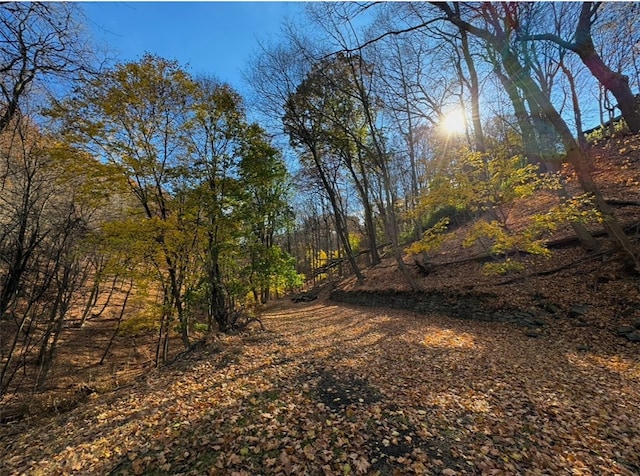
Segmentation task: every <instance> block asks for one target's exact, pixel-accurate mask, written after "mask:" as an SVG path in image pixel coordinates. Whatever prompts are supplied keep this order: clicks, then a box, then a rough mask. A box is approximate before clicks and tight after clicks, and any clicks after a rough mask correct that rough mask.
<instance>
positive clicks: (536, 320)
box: [531, 316, 547, 327]
mask: <svg viewBox="0 0 640 476" xmlns="http://www.w3.org/2000/svg"><path fill="white" fill-rule="evenodd" d="M531 323H532V324H533V325H534V326H536V327H543V326H545V325H547V321H545V320H544V318H542V317H539V316H537V317H534V318H533V320H532V321H531Z"/></svg>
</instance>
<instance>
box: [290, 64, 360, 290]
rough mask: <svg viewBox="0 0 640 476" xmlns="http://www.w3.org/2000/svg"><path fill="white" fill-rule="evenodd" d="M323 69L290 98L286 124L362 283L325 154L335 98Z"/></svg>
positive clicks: (308, 77) (303, 83) (319, 69)
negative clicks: (303, 153)
mask: <svg viewBox="0 0 640 476" xmlns="http://www.w3.org/2000/svg"><path fill="white" fill-rule="evenodd" d="M322 68H323V66H322V65H317V67H315V68H313V70H312V71H311V72H310V73H309V75H308V76H307V77H306V78H305V79H304V81H303V82H302V83H300V85H299V86H298V87H297V89H296V91H295V92H294V93H293V94H291V95H290V96H289V98H288V99H287V103H286V105H285V115H284V117H283V123H284V127H285V131H286V132H287V134H289V137H290V138H291V144H292V145H293V146H294V147H299V148H303V150H305V151H306V153H307V154H308V155H307V157H308V158H309V160H310V161H311V164H313V166H314V168H315V171H316V172H317V174H318V177H319V179H320V181H321V183H322V185H323V187H324V190H325V191H326V193H327V196H328V198H329V202H330V203H331V207H332V211H333V214H334V218H335V222H336V229H337V232H338V237H339V239H340V242H341V243H342V246H343V247H344V249H345V252H346V255H347V259H348V260H349V264H350V265H351V267H352V269H353V272H354V273H355V275H356V276H357V278H358V281H360V282H362V281H363V279H364V277H363V275H362V273H361V272H360V269H359V267H358V265H357V264H356V261H355V258H354V256H353V251H352V250H351V244H350V242H349V232H348V228H347V221H346V214H345V213H344V211H343V208H342V206H341V203H340V197H339V193H338V190H337V188H336V181H335V180H334V179H333V177H332V176H331V171H332V170H333V171H337V168H336V167H332V168H328V167H327V162H328V161H327V159H329V158H330V155H329V154H325V152H326V151H327V146H328V144H327V127H329V128H330V127H331V124H330V123H329V124H328V123H327V120H326V119H327V117H329V116H330V111H331V108H332V107H333V106H334V103H333V101H335V97H333V96H332V95H331V94H330V91H329V90H328V88H330V85H329V84H327V82H326V81H325V78H324V72H323V70H322Z"/></svg>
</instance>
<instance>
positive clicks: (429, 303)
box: [330, 289, 546, 327]
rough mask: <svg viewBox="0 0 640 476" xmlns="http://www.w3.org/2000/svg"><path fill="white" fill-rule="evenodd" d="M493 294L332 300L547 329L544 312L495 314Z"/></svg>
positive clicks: (387, 294)
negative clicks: (544, 327)
mask: <svg viewBox="0 0 640 476" xmlns="http://www.w3.org/2000/svg"><path fill="white" fill-rule="evenodd" d="M493 297H494V296H492V295H490V294H462V293H443V292H437V291H430V292H421V293H418V292H398V291H344V290H340V289H334V290H333V291H332V292H331V295H330V299H331V300H332V301H336V302H343V303H347V304H355V305H358V306H368V307H388V308H392V309H404V310H407V311H413V312H417V313H420V314H430V313H439V314H444V315H446V316H450V317H455V318H459V319H472V320H477V321H489V322H508V323H512V324H516V325H521V326H527V327H531V326H534V327H535V326H540V325H544V319H543V316H542V314H546V313H545V312H544V311H542V310H541V311H539V312H538V311H537V310H536V311H533V312H528V311H522V310H518V309H501V310H494V309H490V308H489V306H487V303H488V302H489V301H490V300H491V299H492V298H493Z"/></svg>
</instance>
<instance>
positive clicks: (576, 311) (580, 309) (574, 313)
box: [569, 304, 589, 317]
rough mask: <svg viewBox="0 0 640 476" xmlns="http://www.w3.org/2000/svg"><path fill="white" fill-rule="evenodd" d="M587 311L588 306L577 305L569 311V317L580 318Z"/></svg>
mask: <svg viewBox="0 0 640 476" xmlns="http://www.w3.org/2000/svg"><path fill="white" fill-rule="evenodd" d="M588 310H589V305H588V304H577V305H575V306H573V307H572V308H571V310H570V311H569V317H581V316H584V315H585V314H586V313H587V311H588Z"/></svg>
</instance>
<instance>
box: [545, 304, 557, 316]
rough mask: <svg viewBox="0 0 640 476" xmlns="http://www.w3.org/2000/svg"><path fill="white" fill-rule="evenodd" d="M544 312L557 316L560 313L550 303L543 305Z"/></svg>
mask: <svg viewBox="0 0 640 476" xmlns="http://www.w3.org/2000/svg"><path fill="white" fill-rule="evenodd" d="M544 310H545V311H547V312H548V313H549V314H558V312H560V308H559V307H558V306H556V305H555V304H553V303H552V302H548V303H546V304H545V305H544Z"/></svg>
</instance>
